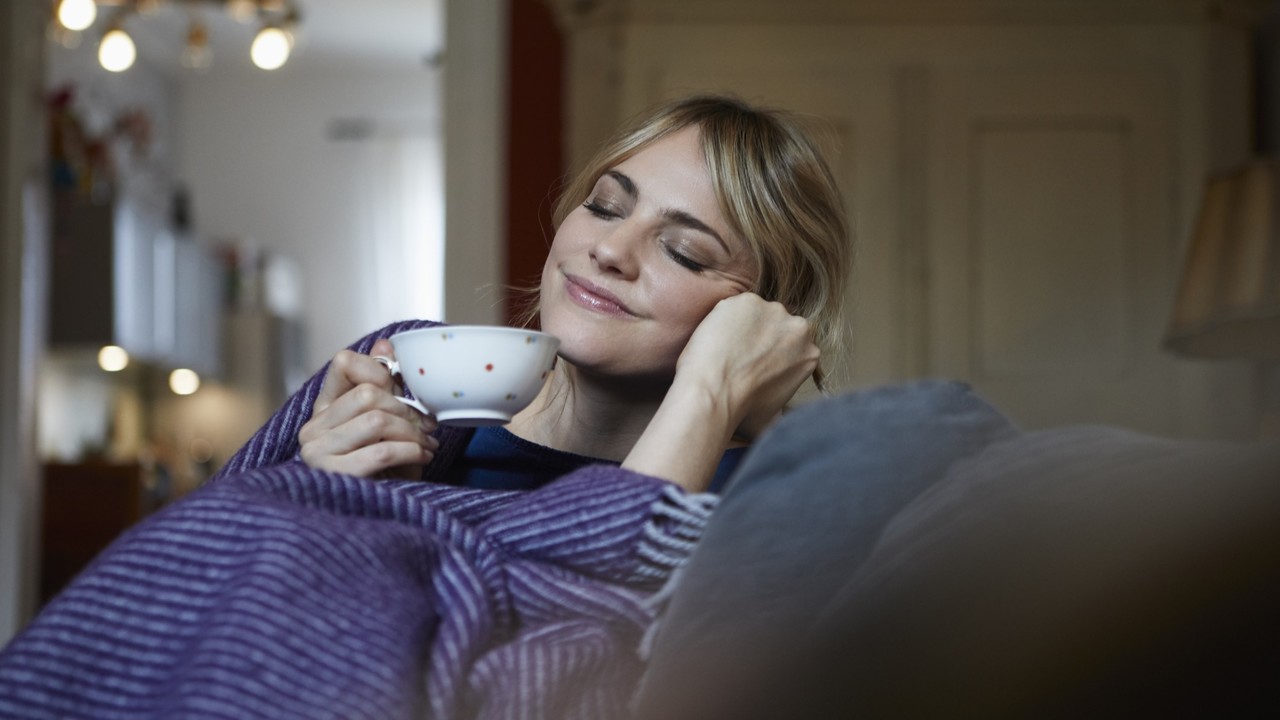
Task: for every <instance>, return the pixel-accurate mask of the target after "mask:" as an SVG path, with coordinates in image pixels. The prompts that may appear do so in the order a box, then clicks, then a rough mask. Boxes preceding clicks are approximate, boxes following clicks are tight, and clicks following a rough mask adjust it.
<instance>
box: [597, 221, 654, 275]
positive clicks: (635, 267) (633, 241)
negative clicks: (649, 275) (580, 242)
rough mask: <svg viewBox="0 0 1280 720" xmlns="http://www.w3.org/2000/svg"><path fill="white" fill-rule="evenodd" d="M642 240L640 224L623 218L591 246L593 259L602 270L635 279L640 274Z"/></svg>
mask: <svg viewBox="0 0 1280 720" xmlns="http://www.w3.org/2000/svg"><path fill="white" fill-rule="evenodd" d="M642 242H643V232H642V229H641V228H640V227H639V225H638V224H637V223H634V222H628V221H626V220H623V221H621V222H618V223H616V224H615V225H614V226H613V227H612V228H611V229H610V231H609V232H607V233H605V234H604V235H603V236H602V237H600V239H598V240H597V241H596V243H595V244H594V245H592V246H591V251H590V252H591V260H592V262H594V263H595V265H596V267H597V268H598V269H599V270H600V271H601V272H606V273H613V274H617V275H619V276H621V277H623V278H625V279H634V278H635V277H636V276H638V275H639V274H640V264H641V263H640V252H641V248H642Z"/></svg>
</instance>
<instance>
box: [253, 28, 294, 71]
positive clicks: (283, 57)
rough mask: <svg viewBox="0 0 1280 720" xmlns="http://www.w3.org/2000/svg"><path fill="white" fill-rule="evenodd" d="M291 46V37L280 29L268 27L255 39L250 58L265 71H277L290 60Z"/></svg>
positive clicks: (259, 32)
mask: <svg viewBox="0 0 1280 720" xmlns="http://www.w3.org/2000/svg"><path fill="white" fill-rule="evenodd" d="M289 46H290V43H289V36H288V35H286V34H285V32H284V31H283V30H281V29H280V28H278V27H274V26H270V25H268V26H267V27H264V28H262V30H260V31H258V36H257V37H255V38H254V39H253V46H252V47H251V48H249V57H250V58H252V59H253V64H254V65H257V66H258V67H260V68H262V69H263V70H275V69H277V68H279V67H280V66H281V65H284V64H285V62H286V61H287V60H288V59H289Z"/></svg>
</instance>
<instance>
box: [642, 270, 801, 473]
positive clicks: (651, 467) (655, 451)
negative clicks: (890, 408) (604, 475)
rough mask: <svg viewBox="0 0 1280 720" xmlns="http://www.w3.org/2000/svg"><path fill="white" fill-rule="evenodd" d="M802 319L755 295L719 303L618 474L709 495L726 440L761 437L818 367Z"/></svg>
mask: <svg viewBox="0 0 1280 720" xmlns="http://www.w3.org/2000/svg"><path fill="white" fill-rule="evenodd" d="M818 354H819V353H818V347H817V346H816V345H815V344H814V342H813V329H812V328H811V327H810V325H809V322H808V321H807V320H805V319H804V318H800V317H796V316H793V315H791V314H790V313H789V312H787V310H786V308H784V307H783V306H782V305H781V304H779V303H775V302H766V301H765V300H764V299H762V298H761V297H760V296H758V295H756V294H754V293H742V294H740V295H735V296H733V297H731V298H727V299H725V300H721V301H720V302H719V303H718V304H717V305H716V306H715V308H714V309H712V311H711V312H710V313H708V314H707V317H706V318H704V319H703V320H702V322H701V323H700V324H699V325H698V327H697V329H696V330H694V332H693V335H692V336H691V337H690V338H689V342H688V343H686V344H685V348H684V351H683V352H682V353H681V354H680V358H679V359H678V360H677V361H676V375H675V380H674V381H673V382H672V384H671V388H670V390H668V391H667V395H666V397H665V398H663V400H662V404H661V405H659V406H658V411H657V413H655V414H654V416H653V420H651V421H650V422H649V425H648V427H646V428H645V431H644V432H643V433H642V434H641V435H640V439H639V440H638V441H636V444H635V446H634V447H633V448H632V449H631V452H630V453H629V454H628V455H627V457H626V459H625V460H623V462H622V466H623V467H624V468H627V469H629V470H634V471H636V472H642V473H646V474H648V475H653V476H655V477H660V478H666V479H667V480H670V481H672V482H674V483H676V484H677V485H680V486H681V487H683V488H685V489H686V490H690V491H693V492H701V491H703V490H706V488H707V486H708V485H709V484H710V482H711V478H712V477H713V476H714V474H715V469H716V466H717V464H718V463H719V462H720V458H721V456H722V455H723V454H724V450H725V447H726V446H727V445H728V443H729V441H730V439H731V437H732V436H733V435H734V434H735V433H737V434H739V435H741V436H744V437H746V438H748V439H752V438H754V437H755V436H756V435H758V434H759V433H760V432H761V431H762V430H763V429H764V428H765V426H766V425H768V424H769V423H770V422H772V421H773V419H774V418H776V417H777V416H778V414H779V413H780V412H781V411H782V407H783V406H784V405H785V404H786V403H787V401H788V400H790V399H791V397H792V396H793V395H794V394H795V392H796V390H798V389H799V388H800V385H801V384H802V383H803V382H804V381H805V379H806V378H808V377H809V376H810V375H812V374H813V371H814V370H815V369H816V368H817V367H818Z"/></svg>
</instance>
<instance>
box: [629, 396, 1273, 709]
mask: <svg viewBox="0 0 1280 720" xmlns="http://www.w3.org/2000/svg"><path fill="white" fill-rule="evenodd" d="M1277 608H1280V447H1277V446H1274V445H1251V446H1240V445H1225V444H1215V443H1192V442H1173V441H1169V440H1163V439H1159V438H1153V437H1149V436H1144V435H1140V434H1136V433H1131V432H1127V431H1123V430H1118V429H1114V428H1062V429H1058V430H1052V431H1044V432H1037V433H1019V432H1017V431H1015V430H1014V429H1013V428H1011V427H1010V426H1009V425H1008V424H1007V423H1006V422H1004V420H1003V419H1002V418H1001V417H1000V415H999V414H998V413H997V412H996V411H995V410H994V409H992V408H991V407H990V406H989V405H987V404H986V403H983V402H982V401H981V400H980V399H978V398H976V397H974V396H973V394H972V393H970V392H968V391H967V390H966V389H964V388H963V387H960V386H955V385H946V384H935V383H925V384H913V385H907V386H899V387H892V388H883V389H879V390H875V391H870V392H865V393H858V394H854V395H850V396H847V397H843V398H837V399H835V400H831V401H824V402H820V403H816V404H815V405H813V406H810V407H807V408H804V409H803V410H801V411H798V412H796V413H794V414H793V415H791V416H789V417H788V418H786V419H785V420H784V421H783V422H782V423H780V424H779V426H778V427H777V428H776V429H775V430H774V431H773V432H771V433H770V434H769V435H768V436H766V437H765V438H762V440H761V443H760V444H759V446H758V448H757V449H756V450H753V453H752V454H751V455H750V456H749V457H748V459H747V460H746V461H744V465H743V467H742V468H741V469H740V471H739V476H738V477H737V478H735V480H734V481H733V483H732V484H731V486H730V488H729V489H728V491H727V494H726V497H725V501H724V505H723V506H722V508H721V509H720V510H718V511H717V513H716V515H715V516H713V518H712V521H711V523H710V525H709V527H708V529H707V534H706V536H705V538H704V541H703V544H702V545H701V546H700V547H699V548H698V550H697V551H696V552H695V553H694V556H693V558H692V560H691V562H690V565H689V566H688V568H687V570H686V572H685V574H684V575H683V576H682V577H681V580H680V584H679V585H678V586H677V588H676V591H675V595H674V598H673V600H672V604H671V606H670V610H669V612H668V615H667V616H666V618H665V619H664V626H663V630H662V634H661V635H660V636H659V638H658V642H657V643H656V645H655V647H654V652H653V657H652V661H651V662H652V665H651V670H650V676H649V678H648V680H647V682H646V684H645V686H644V688H643V690H642V692H641V696H640V709H641V716H642V717H644V718H654V719H656V718H664V719H667V720H675V719H678V718H699V719H708V718H720V717H724V718H738V719H741V718H772V717H788V718H792V717H795V718H801V717H815V718H839V717H886V716H888V717H904V716H905V717H917V716H939V715H940V716H947V717H1001V716H1004V717H1014V716H1018V717H1025V716H1035V717H1042V716H1044V717H1047V716H1061V717H1073V716H1091V717H1096V716H1098V715H1108V714H1109V715H1114V716H1120V715H1134V714H1140V715H1144V716H1149V715H1151V714H1152V713H1155V714H1161V715H1166V716H1167V715H1184V714H1192V715H1207V714H1213V713H1212V712H1209V711H1210V710H1212V711H1216V712H1223V711H1243V710H1246V709H1252V708H1254V707H1255V706H1258V705H1268V706H1275V707H1277V708H1280V702H1277V698H1278V697H1280V688H1278V687H1277V685H1278V684H1280V663H1278V662H1277V660H1278V658H1277V652H1278V649H1280V633H1278V632H1277V621H1276V616H1277V614H1278V613H1277Z"/></svg>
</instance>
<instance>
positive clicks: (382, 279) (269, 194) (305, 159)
mask: <svg viewBox="0 0 1280 720" xmlns="http://www.w3.org/2000/svg"><path fill="white" fill-rule="evenodd" d="M440 92H441V91H440V83H439V73H438V72H436V71H433V70H430V69H428V68H426V67H422V68H421V69H414V70H412V71H397V72H389V71H387V70H385V69H382V70H377V71H373V70H352V71H346V72H342V71H325V72H311V71H307V70H300V71H296V72H295V71H291V70H290V67H289V66H287V65H286V66H285V68H284V69H282V70H281V71H279V72H277V73H255V74H252V75H247V74H238V75H233V76H229V77H218V76H212V75H211V76H209V77H194V78H188V79H184V80H183V81H182V83H181V86H180V88H179V90H178V98H179V100H178V106H179V116H180V123H181V128H182V132H181V139H180V141H179V149H178V153H177V155H178V175H179V178H180V180H181V181H182V182H184V183H185V184H186V186H187V187H188V188H189V190H190V191H191V196H192V198H193V200H194V208H193V210H194V219H195V225H196V231H197V233H198V234H199V235H200V236H202V237H204V238H205V239H206V240H210V241H212V240H218V239H238V240H240V241H242V242H244V243H245V244H247V245H248V246H249V247H252V248H256V249H259V250H263V251H267V252H278V253H283V254H285V255H287V256H291V257H292V258H294V259H295V260H296V261H297V263H298V264H299V266H300V270H301V275H302V278H303V284H304V289H303V292H304V300H305V310H304V313H303V316H302V321H303V323H304V325H305V335H306V338H307V342H306V348H305V361H306V363H307V364H308V366H309V367H318V366H319V365H320V364H321V363H323V362H325V361H327V360H328V359H329V358H330V357H332V355H333V353H334V352H336V351H337V350H338V349H339V348H341V347H344V346H346V345H348V344H349V343H351V342H352V341H353V340H355V339H357V338H358V337H360V336H361V335H363V334H365V333H367V332H369V331H370V330H373V329H375V327H376V326H377V325H380V324H382V323H385V322H387V321H390V320H391V319H393V318H396V317H400V318H403V317H410V316H416V315H424V314H429V313H430V312H431V310H432V306H431V305H430V303H429V302H428V301H422V300H418V301H415V300H414V294H413V293H409V292H406V293H405V294H404V295H403V296H402V298H403V301H402V302H401V301H397V300H396V299H395V298H392V299H391V300H388V299H387V298H386V293H381V294H380V293H379V288H381V287H384V286H385V285H387V284H388V283H392V284H397V283H399V280H398V279H397V278H396V277H395V273H396V272H399V271H401V270H404V269H408V270H412V269H413V268H412V265H411V264H410V263H409V262H408V261H405V260H404V259H403V258H400V259H395V258H393V259H392V260H391V261H388V260H387V259H386V258H385V257H384V258H383V259H382V260H381V261H380V260H379V259H378V256H379V253H378V252H376V250H377V248H375V247H374V246H375V244H376V243H375V240H374V237H373V235H375V234H377V232H378V223H379V222H381V221H376V220H374V219H373V216H372V211H373V208H372V205H371V204H376V203H377V202H378V195H379V192H378V190H377V187H376V186H378V185H379V184H386V183H391V184H394V182H395V178H394V177H389V176H397V177H399V176H400V175H399V174H398V173H395V172H390V171H391V170H393V169H394V168H388V167H387V163H388V162H389V161H388V160H387V159H386V158H387V157H388V153H389V151H390V149H391V148H393V147H395V146H397V145H406V146H408V147H409V148H410V149H411V150H412V151H413V152H415V153H416V154H417V155H416V156H417V157H418V158H420V161H421V163H424V164H426V165H428V166H432V167H435V168H436V169H435V170H434V171H433V172H434V174H433V173H432V172H427V173H426V176H425V177H421V176H419V177H418V178H417V181H416V182H417V186H418V187H419V191H420V192H422V194H423V196H422V202H423V203H425V204H427V205H428V206H431V207H436V208H439V207H440V205H441V204H442V199H441V198H442V192H441V191H440V189H439V188H438V180H437V181H436V182H437V187H436V188H435V189H434V190H433V189H432V188H431V186H430V184H431V182H432V178H433V177H437V178H438V176H439V174H440V172H442V171H441V170H440V169H439V167H440V166H442V163H443V161H442V159H440V157H439V154H440V150H439V145H440V143H439V132H440V113H439V108H440ZM335 127H336V128H338V129H345V132H346V139H335V138H334V137H333V135H334V131H335ZM353 135H354V136H355V137H351V136H353ZM403 169H404V168H401V170H403ZM428 170H430V167H429V168H428ZM402 179H403V178H402ZM423 182H425V183H427V185H426V186H425V188H423V186H422V183H423ZM393 210H394V208H393ZM441 212H442V211H441V210H437V211H436V212H435V214H436V215H437V216H438V215H440V214H441ZM442 222H443V220H442V218H438V219H437V221H436V224H437V225H440V226H442V225H441V224H442ZM410 231H412V229H410ZM418 232H420V233H421V232H428V233H429V232H435V231H434V230H431V229H427V230H422V229H419V230H418ZM437 234H438V233H437ZM385 254H386V253H385V252H384V253H383V255H385ZM426 270H427V268H424V269H423V271H422V272H423V273H424V274H425V273H426ZM436 294H437V295H438V294H439V293H438V292H437V293H436ZM424 302H425V305H424ZM437 307H438V306H437Z"/></svg>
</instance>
